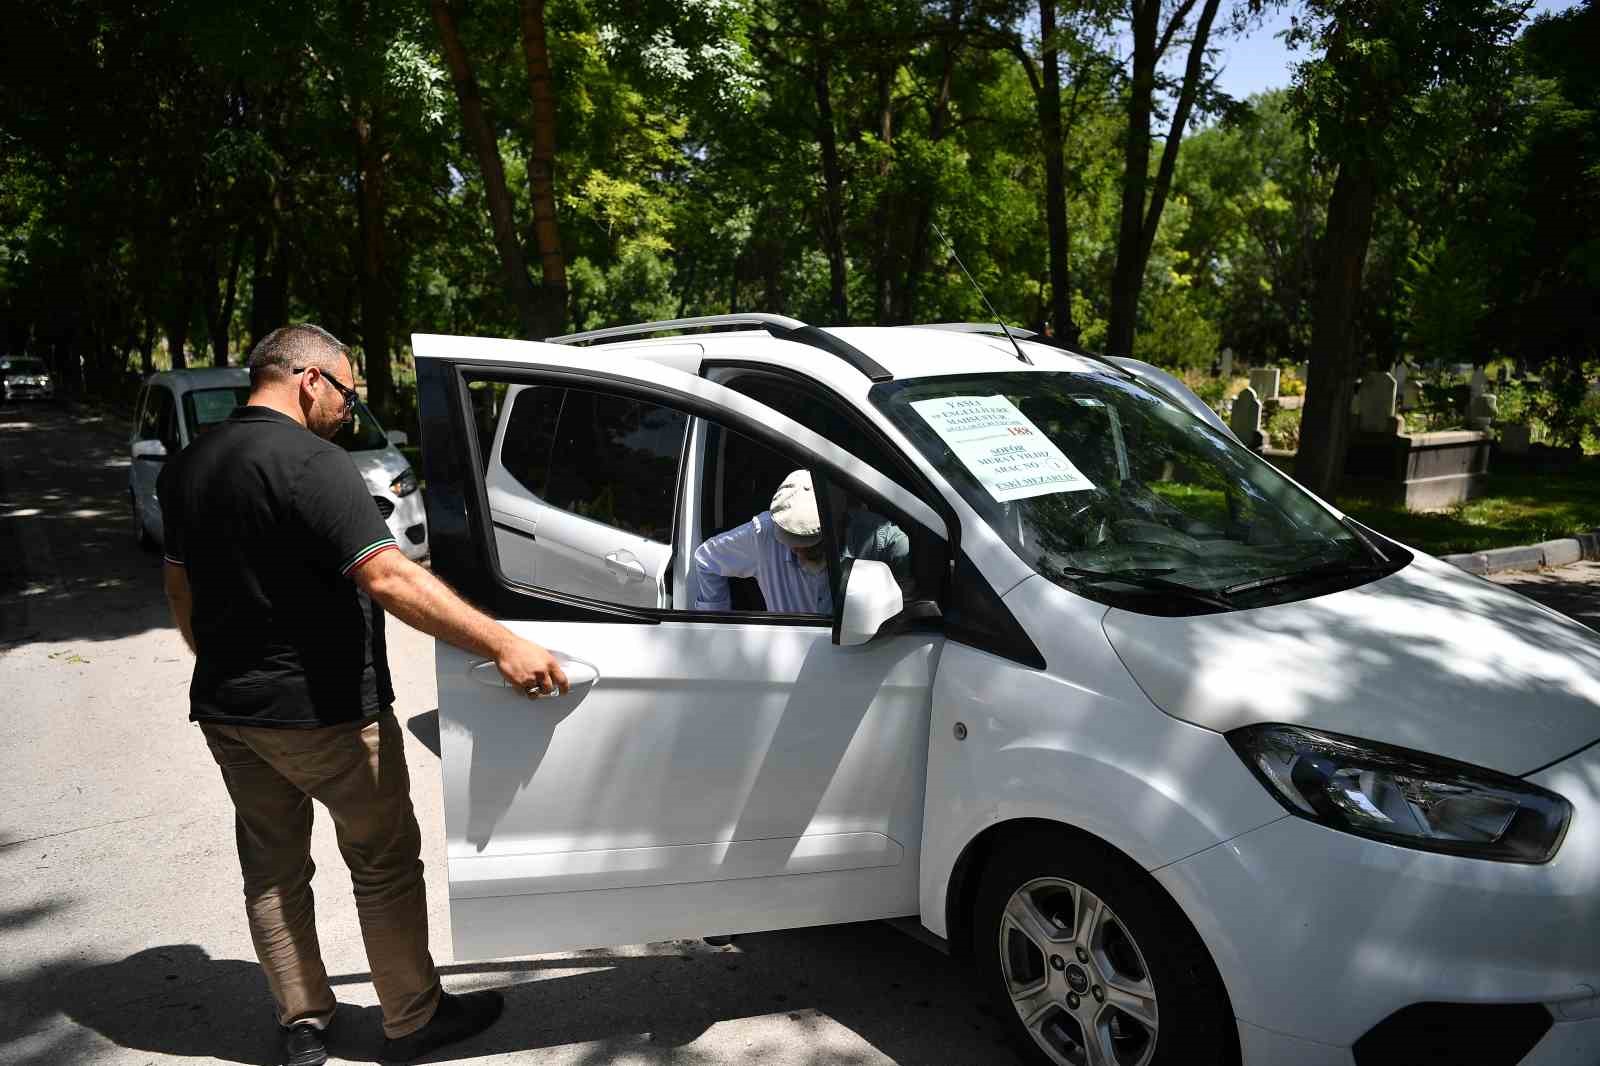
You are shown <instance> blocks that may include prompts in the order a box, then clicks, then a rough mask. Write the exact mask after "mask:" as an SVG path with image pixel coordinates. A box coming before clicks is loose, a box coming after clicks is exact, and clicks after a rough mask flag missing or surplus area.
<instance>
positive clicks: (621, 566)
mask: <svg viewBox="0 0 1600 1066" xmlns="http://www.w3.org/2000/svg"><path fill="white" fill-rule="evenodd" d="M606 569H607V570H609V571H611V572H612V573H613V574H616V575H617V576H618V577H620V578H621V579H622V580H624V581H643V580H644V579H645V578H646V577H648V576H649V575H648V574H646V573H645V569H644V564H643V563H641V562H640V561H639V560H638V558H637V557H636V556H635V555H634V554H633V553H632V552H630V551H614V552H612V553H611V554H609V555H607V556H606Z"/></svg>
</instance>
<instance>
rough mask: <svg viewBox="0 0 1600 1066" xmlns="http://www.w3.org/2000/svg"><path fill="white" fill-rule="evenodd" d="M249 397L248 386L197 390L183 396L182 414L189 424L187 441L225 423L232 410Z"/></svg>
mask: <svg viewBox="0 0 1600 1066" xmlns="http://www.w3.org/2000/svg"><path fill="white" fill-rule="evenodd" d="M249 397H250V386H248V385H234V386H230V387H228V388H223V389H197V390H195V391H193V392H186V393H184V394H183V413H184V417H185V419H186V420H187V421H188V423H189V439H190V440H193V439H194V438H196V437H198V436H199V435H200V434H202V433H204V432H205V431H206V430H208V429H211V428H212V427H213V426H216V425H217V424H219V423H221V422H225V421H227V418H228V416H229V415H231V414H233V409H234V408H236V407H238V406H239V405H241V404H243V403H244V402H245V401H246V400H247V399H249Z"/></svg>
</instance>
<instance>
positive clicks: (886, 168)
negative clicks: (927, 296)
mask: <svg viewBox="0 0 1600 1066" xmlns="http://www.w3.org/2000/svg"><path fill="white" fill-rule="evenodd" d="M895 70H896V68H895V66H894V65H893V64H887V65H885V66H881V67H879V68H878V140H879V141H880V142H881V143H882V148H881V151H882V152H883V158H882V159H881V161H880V162H879V163H878V210H877V213H876V215H875V217H874V219H873V229H874V230H876V231H877V241H878V254H877V256H876V258H877V262H876V263H875V264H874V269H873V273H874V275H875V277H874V279H873V289H874V291H873V307H872V320H873V322H875V323H877V324H878V325H880V326H887V325H889V324H890V322H892V321H893V317H892V316H893V314H894V305H893V303H892V302H891V298H892V295H893V292H894V253H893V247H894V210H893V203H892V199H893V197H892V196H891V194H890V191H889V177H890V174H891V172H892V171H893V169H894V167H893V163H892V160H891V157H890V154H889V149H890V146H891V145H893V143H894V96H893V93H892V89H893V87H894V73H895Z"/></svg>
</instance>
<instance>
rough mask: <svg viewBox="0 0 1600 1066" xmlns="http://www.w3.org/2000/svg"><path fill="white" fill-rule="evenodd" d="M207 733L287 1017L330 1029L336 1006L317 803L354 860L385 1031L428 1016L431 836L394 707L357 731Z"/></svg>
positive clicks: (254, 924) (250, 901) (281, 1012)
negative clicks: (425, 838) (424, 855)
mask: <svg viewBox="0 0 1600 1066" xmlns="http://www.w3.org/2000/svg"><path fill="white" fill-rule="evenodd" d="M201 729H202V730H203V731H204V733H205V737H206V743H207V744H208V745H209V746H210V748H211V754H212V756H213V757H214V758H215V759H216V760H217V765H218V766H220V767H221V768H222V778H223V780H224V781H225V782H226V783H227V786H228V794H229V795H230V796H232V797H233V806H234V812H235V819H234V823H235V829H236V833H237V836H238V844H239V866H240V868H241V870H242V871H243V873H244V900H245V914H246V916H247V917H248V919H249V922H250V938H251V939H252V940H253V941H254V942H255V948H256V958H257V959H259V960H260V961H261V968H262V969H263V970H265V971H266V974H267V984H268V985H269V986H270V987H271V989H272V997H273V999H275V1000H276V1001H277V1005H278V1022H279V1024H281V1025H285V1026H287V1025H293V1024H295V1023H297V1022H310V1023H312V1024H313V1025H316V1026H318V1027H319V1028H323V1027H326V1025H327V1024H328V1022H329V1021H331V1020H332V1019H333V1012H334V1007H335V1001H334V998H333V989H332V988H330V987H329V985H328V974H327V971H326V970H324V969H323V966H322V952H321V950H320V948H319V947H318V945H317V927H316V914H315V909H314V907H313V904H312V898H311V877H312V875H313V874H314V873H315V872H316V867H315V866H314V865H313V864H312V862H311V814H312V806H311V801H312V800H317V801H318V802H319V803H321V804H322V805H323V806H324V807H326V808H327V809H328V813H329V814H330V815H331V816H332V817H333V826H334V832H335V834H336V835H337V837H338V840H339V851H340V853H341V854H342V855H343V856H344V861H345V865H346V866H348V867H349V868H350V880H351V882H352V885H353V887H354V890H355V899H356V912H357V914H359V916H360V919H361V937H362V940H363V941H364V942H365V943H366V948H367V963H368V965H369V967H370V968H371V970H372V983H373V984H374V985H375V986H376V987H377V990H378V1002H379V1003H380V1004H382V1006H383V1031H384V1035H386V1036H389V1037H401V1036H405V1035H406V1034H408V1033H411V1032H414V1031H415V1030H417V1029H420V1028H421V1027H422V1026H423V1025H425V1024H427V1022H428V1020H429V1019H430V1018H432V1017H433V1011H434V1008H435V1007H437V1006H438V1005H439V975H438V973H437V971H435V970H434V966H433V957H432V956H431V955H429V954H428V906H427V901H426V899H425V898H424V888H423V883H422V861H421V859H420V857H419V854H420V852H421V847H422V838H421V834H420V832H419V831H418V829H417V819H416V816H415V815H414V814H413V813H412V810H411V779H410V775H409V774H408V773H407V771H406V758H405V742H404V738H403V737H402V735H401V733H400V723H399V722H398V721H396V720H395V716H394V712H393V711H392V710H390V709H388V708H385V709H384V711H383V713H382V714H381V715H379V716H378V717H377V718H376V719H374V720H372V721H371V722H369V723H367V724H366V725H364V726H354V727H352V726H333V727H329V728H324V729H269V728H260V727H254V726H228V725H214V724H210V723H203V724H202V725H201Z"/></svg>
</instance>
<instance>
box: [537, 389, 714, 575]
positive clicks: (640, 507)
mask: <svg viewBox="0 0 1600 1066" xmlns="http://www.w3.org/2000/svg"><path fill="white" fill-rule="evenodd" d="M519 399H520V397H519ZM687 426H688V416H687V415H685V414H684V413H683V412H681V411H674V410H671V409H670V408H666V407H660V406H657V405H655V404H651V403H646V402H644V401H642V400H633V399H628V398H626V397H621V396H608V395H605V394H603V393H597V392H587V391H585V390H582V389H569V390H567V395H566V399H565V401H564V402H563V403H562V407H561V416H560V419H559V421H558V423H557V426H556V433H555V442H554V446H553V448H552V449H551V453H550V469H549V476H548V478H547V479H546V483H545V484H546V488H545V492H544V493H543V497H544V500H545V502H546V503H548V504H550V506H552V507H559V508H560V509H562V510H563V511H570V512H572V513H573V514H577V515H582V516H583V517H585V518H589V519H592V520H594V521H596V522H601V523H604V524H605V525H608V526H611V527H613V528H615V529H622V530H626V531H628V532H630V533H634V534H637V535H638V536H641V537H644V538H646V539H648V540H653V541H656V542H657V543H661V544H665V543H667V542H668V541H670V540H671V538H672V512H673V506H674V504H675V503H676V499H675V495H676V490H677V484H678V460H679V456H680V455H681V454H682V452H683V440H684V431H685V429H686V428H687Z"/></svg>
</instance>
